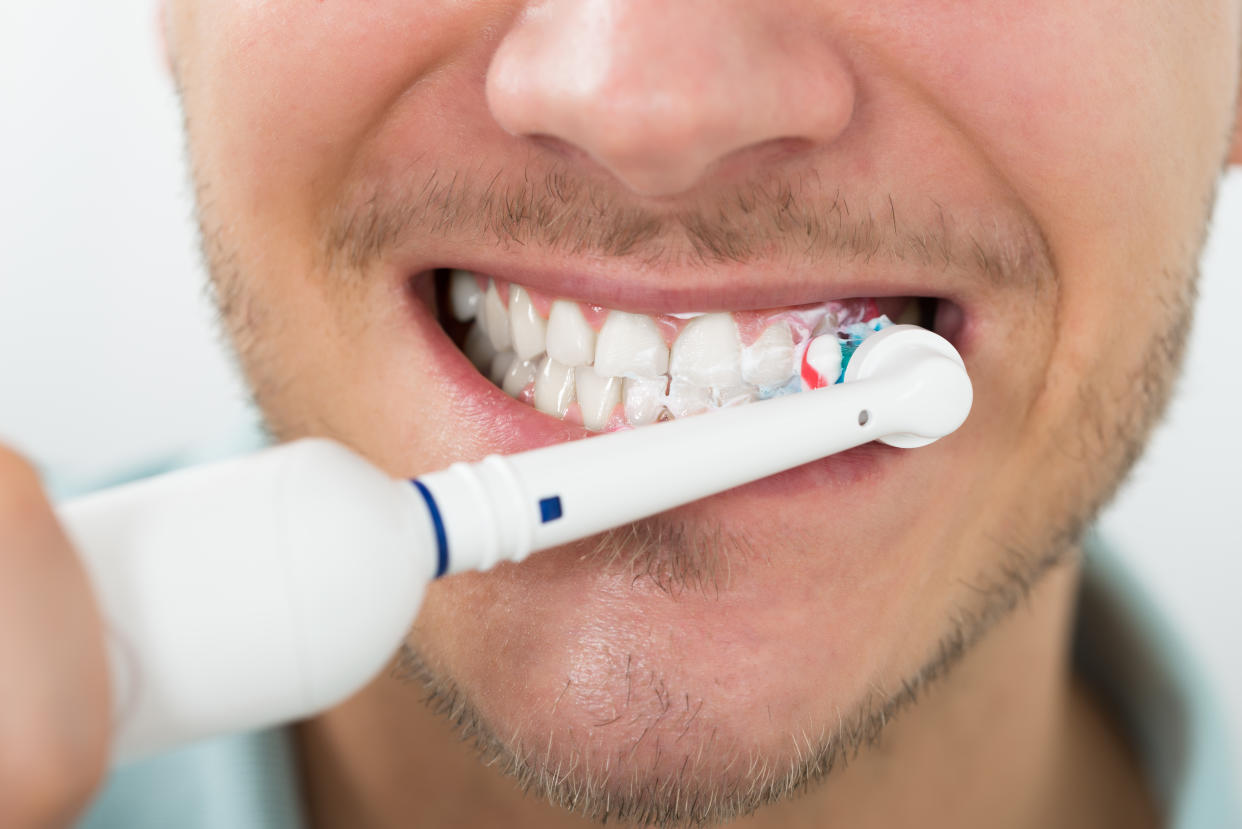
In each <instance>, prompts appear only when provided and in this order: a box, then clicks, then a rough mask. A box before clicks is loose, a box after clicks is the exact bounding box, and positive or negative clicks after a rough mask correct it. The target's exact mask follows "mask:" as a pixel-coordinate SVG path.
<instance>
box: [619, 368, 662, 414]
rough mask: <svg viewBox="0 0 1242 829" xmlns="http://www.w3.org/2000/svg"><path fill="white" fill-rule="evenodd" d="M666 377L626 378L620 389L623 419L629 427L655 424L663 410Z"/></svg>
mask: <svg viewBox="0 0 1242 829" xmlns="http://www.w3.org/2000/svg"><path fill="white" fill-rule="evenodd" d="M667 387H668V378H667V377H627V378H625V383H624V384H623V385H622V388H621V397H622V398H623V399H624V401H625V419H626V420H628V421H629V422H630V425H631V426H645V425H647V424H648V423H655V421H656V418H658V417H659V416H660V412H661V411H662V410H663V409H664V390H665V389H666V388H667Z"/></svg>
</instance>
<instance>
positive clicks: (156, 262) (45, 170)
mask: <svg viewBox="0 0 1242 829" xmlns="http://www.w3.org/2000/svg"><path fill="white" fill-rule="evenodd" d="M151 5H152V3H151V2H150V0H112V2H107V3H90V2H82V0H45V2H38V3H35V2H22V0H5V2H3V3H0V124H3V130H2V131H0V437H2V438H3V439H5V440H7V441H9V442H11V443H14V444H16V445H17V446H18V447H20V448H21V449H22V450H24V451H25V452H26V453H27V454H29V455H30V456H32V457H33V458H35V459H36V460H37V461H38V462H39V463H40V464H42V465H44V466H45V467H46V468H48V469H50V470H55V471H56V472H58V473H59V474H60V475H62V476H67V477H68V478H70V479H78V480H88V479H90V478H92V477H95V476H96V475H98V474H101V473H106V472H108V471H110V470H116V469H117V468H119V467H125V466H130V465H132V464H133V463H134V462H135V461H139V460H141V459H143V458H152V457H159V456H162V455H165V454H168V453H175V452H176V451H178V450H179V449H181V448H183V447H188V446H192V445H195V444H201V443H202V442H203V441H204V440H209V441H210V440H216V439H219V437H220V436H223V435H227V434H228V433H230V432H232V431H234V430H236V429H237V427H238V426H239V424H244V423H246V422H247V421H248V420H249V418H250V415H249V414H248V410H247V407H246V405H245V395H244V392H243V390H242V388H241V386H240V384H239V382H238V381H237V379H236V377H235V375H234V373H233V371H232V368H231V366H230V365H229V363H228V360H227V359H226V358H225V356H224V354H223V351H222V349H221V348H220V347H219V346H218V343H217V335H216V331H215V329H214V326H213V323H212V316H211V313H210V311H209V308H208V305H207V302H206V300H205V296H204V292H203V287H202V284H203V276H202V271H201V268H200V266H199V263H198V260H197V254H196V251H195V248H194V241H193V235H192V232H191V218H190V213H191V209H192V208H191V200H190V193H189V186H188V184H187V177H186V174H185V171H184V169H183V162H182V158H181V137H180V131H179V129H180V128H179V121H178V118H179V116H178V112H177V109H176V104H175V101H174V100H173V97H172V94H171V91H170V88H169V85H168V83H167V82H166V80H165V78H164V75H163V70H162V66H161V63H160V58H159V53H158V48H157V45H156V43H157V41H156V36H155V20H154V12H153V10H152V9H151ZM1214 225H1215V230H1214V235H1213V237H1212V240H1211V243H1210V245H1209V248H1208V251H1207V253H1206V256H1205V260H1204V279H1203V283H1202V301H1201V305H1200V313H1199V320H1198V325H1197V328H1196V331H1195V334H1194V337H1193V340H1192V345H1191V352H1190V360H1189V368H1188V372H1187V373H1186V375H1185V377H1184V378H1183V379H1182V381H1181V385H1180V393H1179V395H1178V397H1177V399H1176V401H1175V402H1174V404H1173V407H1172V409H1171V412H1170V416H1169V418H1168V420H1167V422H1166V424H1165V425H1164V426H1163V427H1162V428H1161V430H1160V432H1159V434H1158V436H1157V438H1156V440H1155V442H1154V443H1153V444H1152V446H1151V448H1150V450H1149V452H1148V453H1147V456H1146V458H1145V459H1144V460H1143V461H1142V462H1141V463H1140V465H1139V467H1138V469H1137V470H1136V472H1135V475H1134V477H1133V479H1132V481H1131V482H1130V484H1129V485H1128V486H1127V487H1126V489H1125V490H1124V492H1123V494H1122V496H1121V497H1120V499H1119V500H1118V502H1117V503H1116V504H1115V505H1114V506H1113V507H1112V508H1111V509H1110V510H1109V512H1108V514H1107V515H1106V516H1105V518H1104V522H1103V524H1104V529H1105V531H1106V532H1107V533H1108V534H1109V535H1110V536H1111V537H1112V538H1113V539H1114V540H1116V541H1117V542H1119V546H1120V547H1121V548H1122V549H1123V550H1124V551H1125V553H1126V555H1127V556H1128V558H1129V560H1130V561H1131V562H1132V563H1133V566H1134V568H1135V569H1136V570H1137V571H1138V573H1139V574H1140V575H1141V577H1142V578H1143V580H1144V581H1145V582H1147V583H1148V584H1149V585H1151V586H1152V587H1153V589H1155V590H1156V591H1157V598H1158V600H1159V602H1160V604H1161V605H1162V606H1163V607H1164V608H1165V609H1166V610H1167V611H1168V612H1169V613H1170V614H1171V615H1172V616H1173V617H1174V618H1175V619H1176V620H1177V623H1178V625H1179V626H1180V627H1181V628H1182V629H1183V631H1184V632H1185V634H1186V638H1187V640H1188V641H1189V642H1190V643H1191V644H1192V647H1193V649H1194V655H1195V656H1197V657H1199V659H1200V661H1201V662H1203V663H1204V665H1205V667H1206V669H1207V672H1208V674H1209V677H1210V678H1211V679H1212V680H1213V681H1214V682H1215V683H1216V686H1217V689H1218V692H1219V693H1220V695H1221V696H1222V698H1224V699H1225V700H1226V702H1227V704H1228V705H1229V710H1230V714H1231V717H1232V725H1231V727H1232V728H1233V730H1234V740H1233V744H1234V745H1235V746H1242V658H1239V656H1238V653H1239V652H1240V651H1242V649H1240V647H1239V639H1240V638H1242V636H1240V634H1242V598H1240V597H1239V588H1242V494H1240V493H1242V417H1240V412H1242V371H1239V368H1238V364H1239V358H1240V357H1242V324H1239V323H1238V322H1237V320H1236V318H1234V317H1233V315H1234V314H1238V313H1242V176H1239V175H1238V174H1237V173H1235V174H1233V175H1231V176H1230V178H1229V179H1228V181H1227V182H1226V185H1225V187H1224V189H1223V191H1222V200H1221V202H1220V205H1219V208H1218V211H1217V215H1216V219H1215V223H1214ZM1125 303H1126V297H1118V298H1117V313H1119V314H1124V313H1125ZM1235 751H1236V749H1235ZM1238 782H1239V787H1242V772H1240V775H1239V779H1238Z"/></svg>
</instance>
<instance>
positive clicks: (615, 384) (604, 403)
mask: <svg viewBox="0 0 1242 829" xmlns="http://www.w3.org/2000/svg"><path fill="white" fill-rule="evenodd" d="M572 371H573V373H574V380H575V383H576V385H577V392H578V406H579V407H580V408H581V409H582V425H583V426H585V427H587V428H588V429H592V430H594V431H596V432H598V431H600V430H602V429H603V428H604V427H605V426H607V425H608V419H609V418H610V417H611V416H612V410H613V409H615V408H616V407H617V404H618V403H620V402H621V378H620V377H605V376H602V375H600V374H597V373H596V372H595V369H593V368H591V367H589V366H581V367H579V368H576V369H572Z"/></svg>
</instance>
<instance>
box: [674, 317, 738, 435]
mask: <svg viewBox="0 0 1242 829" xmlns="http://www.w3.org/2000/svg"><path fill="white" fill-rule="evenodd" d="M741 359H742V342H741V340H740V339H739V338H738V334H737V323H735V322H734V321H733V317H732V315H730V314H706V315H704V316H701V317H696V318H695V319H692V320H690V322H688V323H686V327H685V328H683V329H682V330H681V335H680V336H678V337H677V341H676V342H675V343H673V355H672V359H671V361H670V363H669V374H670V375H672V377H673V380H674V381H676V380H678V379H680V380H683V381H685V382H688V383H693V384H694V385H696V386H703V387H714V388H729V387H732V386H738V385H741V383H742V369H741ZM669 408H670V410H671V409H672V406H670V407H669ZM674 414H676V412H674Z"/></svg>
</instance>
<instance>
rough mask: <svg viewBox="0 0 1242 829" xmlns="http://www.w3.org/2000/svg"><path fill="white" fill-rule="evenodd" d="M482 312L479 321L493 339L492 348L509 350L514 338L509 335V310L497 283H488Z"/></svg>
mask: <svg viewBox="0 0 1242 829" xmlns="http://www.w3.org/2000/svg"><path fill="white" fill-rule="evenodd" d="M480 310H481V313H480V314H479V321H480V322H482V323H483V329H484V330H485V331H487V336H489V337H491V340H492V348H494V349H496V350H497V351H504V350H505V349H507V348H509V347H510V346H511V345H512V344H513V338H512V337H511V336H510V335H509V310H508V309H507V308H505V304H504V303H503V302H501V300H500V294H499V293H498V292H497V291H496V283H495V282H488V283H487V293H485V294H483V307H482V309H480Z"/></svg>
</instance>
